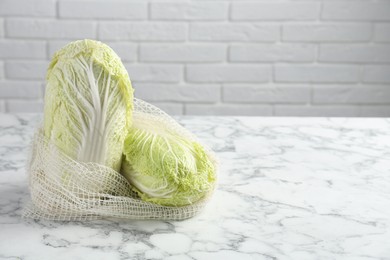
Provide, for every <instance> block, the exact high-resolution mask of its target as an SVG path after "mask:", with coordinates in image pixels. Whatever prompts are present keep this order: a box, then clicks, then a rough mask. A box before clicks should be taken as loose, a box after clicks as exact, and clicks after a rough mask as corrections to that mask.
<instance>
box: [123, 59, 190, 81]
mask: <svg viewBox="0 0 390 260" xmlns="http://www.w3.org/2000/svg"><path fill="white" fill-rule="evenodd" d="M125 67H126V69H127V71H128V73H129V76H130V79H131V80H132V81H134V82H179V81H180V80H181V78H182V74H183V71H182V67H181V66H179V65H154V64H151V65H146V64H125ZM135 86H136V85H135Z"/></svg>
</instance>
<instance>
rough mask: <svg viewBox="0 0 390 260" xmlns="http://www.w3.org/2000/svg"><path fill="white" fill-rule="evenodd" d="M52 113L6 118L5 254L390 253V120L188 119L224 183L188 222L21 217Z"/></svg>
mask: <svg viewBox="0 0 390 260" xmlns="http://www.w3.org/2000/svg"><path fill="white" fill-rule="evenodd" d="M40 118H41V116H40V115H18V116H15V115H6V114H2V115H0V259H28V260H30V259H40V260H41V259H95V260H96V259H162V258H164V259H171V260H174V259H240V260H245V259H299V260H301V259H351V260H352V259H354V260H355V259H356V260H357V259H359V260H363V259H390V119H379V118H378V119H373V118H349V119H346V118H269V117H268V118H267V117H263V118H260V117H258V118H255V117H252V118H250V117H246V118H238V117H180V118H177V119H178V120H179V122H180V123H181V124H183V125H184V126H185V127H187V128H188V129H189V130H191V131H192V132H194V133H195V134H196V135H198V136H199V138H200V139H201V140H203V141H204V142H205V143H207V144H208V145H210V146H211V147H212V148H213V149H214V150H215V151H216V153H217V155H218V157H219V159H220V163H221V169H220V175H219V187H218V190H217V192H216V194H215V196H214V197H213V199H212V201H211V202H210V204H209V205H208V206H207V207H206V208H205V210H204V211H203V212H202V213H201V214H200V215H198V216H196V217H194V218H192V219H189V220H186V221H178V222H174V221H131V220H98V221H90V222H85V223H82V222H51V221H35V220H31V219H21V217H20V215H21V212H22V208H23V205H24V203H25V202H26V201H27V199H28V189H27V187H28V182H27V174H26V171H25V168H24V165H25V161H26V156H27V154H28V144H29V142H30V138H31V136H32V131H33V128H34V127H35V125H36V124H37V123H38V122H39V121H40Z"/></svg>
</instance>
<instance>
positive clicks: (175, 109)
mask: <svg viewBox="0 0 390 260" xmlns="http://www.w3.org/2000/svg"><path fill="white" fill-rule="evenodd" d="M151 104H152V105H154V106H156V107H158V108H159V109H161V110H162V111H164V112H165V113H167V114H168V115H172V116H173V115H182V114H183V110H184V108H183V107H184V106H183V104H177V103H165V102H163V103H161V102H151Z"/></svg>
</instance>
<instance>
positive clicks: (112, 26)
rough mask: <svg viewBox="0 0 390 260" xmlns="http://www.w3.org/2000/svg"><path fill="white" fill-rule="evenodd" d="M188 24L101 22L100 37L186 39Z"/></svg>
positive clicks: (114, 38)
mask: <svg viewBox="0 0 390 260" xmlns="http://www.w3.org/2000/svg"><path fill="white" fill-rule="evenodd" d="M186 35H187V26H186V24H184V23H173V22H148V23H143V22H101V23H100V25H99V38H100V39H103V40H136V41H184V40H185V39H186Z"/></svg>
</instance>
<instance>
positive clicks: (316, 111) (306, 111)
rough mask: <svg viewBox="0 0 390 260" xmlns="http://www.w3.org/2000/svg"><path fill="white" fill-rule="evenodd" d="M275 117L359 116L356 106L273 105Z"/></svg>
mask: <svg viewBox="0 0 390 260" xmlns="http://www.w3.org/2000/svg"><path fill="white" fill-rule="evenodd" d="M274 115H275V116H309V117H313V116H321V117H323V116H327V117H346V116H359V107H357V106H335V105H331V106H313V105H275V106H274Z"/></svg>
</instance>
